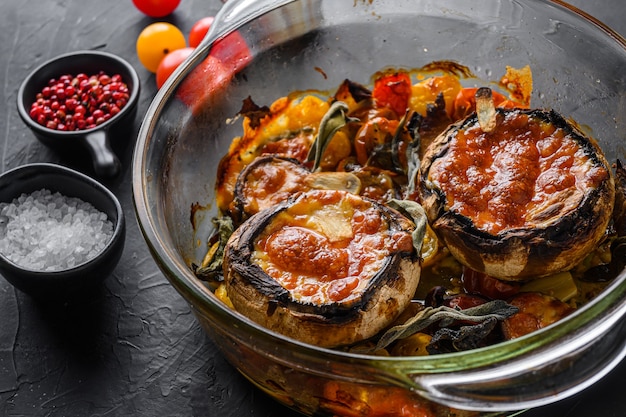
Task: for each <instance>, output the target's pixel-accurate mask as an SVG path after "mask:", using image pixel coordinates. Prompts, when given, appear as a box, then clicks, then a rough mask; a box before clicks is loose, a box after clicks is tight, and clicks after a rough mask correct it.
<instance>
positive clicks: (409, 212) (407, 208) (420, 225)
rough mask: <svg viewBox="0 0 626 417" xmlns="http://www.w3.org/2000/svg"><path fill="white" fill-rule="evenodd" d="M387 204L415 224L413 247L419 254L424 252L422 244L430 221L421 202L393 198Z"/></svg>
mask: <svg viewBox="0 0 626 417" xmlns="http://www.w3.org/2000/svg"><path fill="white" fill-rule="evenodd" d="M387 205H388V206H389V207H391V208H392V209H394V210H398V211H399V212H400V213H402V214H403V215H404V216H406V217H407V218H409V219H410V220H411V221H412V222H413V223H414V224H415V230H413V232H412V233H411V238H412V239H413V247H414V248H415V251H416V253H417V254H418V255H419V254H420V253H422V245H423V244H424V236H425V235H426V225H427V223H428V220H427V219H426V212H425V211H424V208H423V207H422V206H421V205H420V204H419V203H417V202H415V201H411V200H398V199H392V200H389V201H388V202H387Z"/></svg>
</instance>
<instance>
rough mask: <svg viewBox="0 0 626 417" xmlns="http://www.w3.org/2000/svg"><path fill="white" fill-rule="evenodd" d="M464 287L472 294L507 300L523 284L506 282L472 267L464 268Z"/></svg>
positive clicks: (462, 278)
mask: <svg viewBox="0 0 626 417" xmlns="http://www.w3.org/2000/svg"><path fill="white" fill-rule="evenodd" d="M461 280H462V281H463V288H464V289H465V291H467V292H468V293H470V294H480V295H482V296H483V297H487V298H489V299H492V300H506V299H508V298H510V297H512V296H514V295H515V294H517V293H518V292H519V290H520V286H521V284H519V283H517V282H506V281H502V280H499V279H497V278H494V277H491V276H489V275H486V274H483V273H482V272H478V271H474V270H473V269H470V268H465V267H464V268H463V276H462V277H461Z"/></svg>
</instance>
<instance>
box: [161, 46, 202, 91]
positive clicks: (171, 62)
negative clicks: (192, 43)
mask: <svg viewBox="0 0 626 417" xmlns="http://www.w3.org/2000/svg"><path fill="white" fill-rule="evenodd" d="M193 51H194V48H189V47H187V48H182V49H177V50H175V51H172V52H170V53H169V54H167V55H165V58H163V59H162V60H161V62H160V63H159V66H158V67H157V71H156V84H157V88H161V86H163V84H165V81H166V80H167V79H168V77H169V76H170V75H172V73H173V72H174V70H175V69H176V68H178V66H179V65H180V64H181V63H182V62H183V61H184V60H185V59H187V57H188V56H189V55H191V53H192V52H193Z"/></svg>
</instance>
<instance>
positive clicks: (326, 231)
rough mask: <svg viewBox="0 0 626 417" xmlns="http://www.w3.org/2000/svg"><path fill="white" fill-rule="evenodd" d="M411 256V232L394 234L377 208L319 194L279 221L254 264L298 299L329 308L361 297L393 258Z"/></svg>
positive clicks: (341, 195) (262, 239)
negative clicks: (401, 253) (399, 254)
mask: <svg viewBox="0 0 626 417" xmlns="http://www.w3.org/2000/svg"><path fill="white" fill-rule="evenodd" d="M411 250H412V240H411V236H410V234H409V232H407V231H393V230H390V228H389V224H388V223H387V220H386V218H385V217H383V216H382V215H381V213H380V211H379V210H378V209H377V208H376V206H374V205H372V203H371V202H369V201H365V200H363V199H361V198H359V197H357V196H355V195H352V194H349V193H345V192H340V191H327V190H323V191H322V190H319V191H313V192H309V193H307V194H305V195H303V196H302V197H301V198H299V199H298V201H297V202H296V203H295V204H293V205H291V206H290V207H289V208H287V209H286V210H283V211H281V212H280V213H279V214H278V215H277V216H275V217H274V219H273V221H272V222H271V224H270V225H269V226H268V227H266V229H265V231H264V232H263V233H262V234H261V235H260V236H259V237H258V239H257V241H256V242H255V252H254V254H253V257H252V262H254V263H256V264H257V265H259V266H260V267H261V268H262V269H263V270H264V271H265V272H266V273H267V274H268V275H269V276H270V277H272V278H273V279H275V280H276V281H277V282H278V283H279V284H280V285H281V286H283V287H284V288H285V289H287V290H288V291H289V292H290V294H291V297H292V299H294V300H296V301H299V302H301V303H310V304H315V305H324V304H329V303H334V302H345V301H349V300H350V299H353V298H357V297H360V296H361V295H362V294H363V293H364V292H365V291H366V290H367V288H368V285H369V283H370V282H371V279H372V278H373V277H374V276H375V275H376V273H377V272H379V270H380V269H381V267H382V266H383V265H384V260H385V258H386V257H387V256H389V255H390V254H392V253H394V252H398V251H409V252H410V251H411Z"/></svg>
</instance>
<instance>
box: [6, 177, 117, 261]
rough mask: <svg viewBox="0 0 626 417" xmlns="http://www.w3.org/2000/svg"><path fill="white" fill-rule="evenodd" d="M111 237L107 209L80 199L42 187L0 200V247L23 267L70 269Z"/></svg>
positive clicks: (96, 251) (93, 253) (98, 249)
mask: <svg viewBox="0 0 626 417" xmlns="http://www.w3.org/2000/svg"><path fill="white" fill-rule="evenodd" d="M112 236H113V223H112V222H111V221H110V220H108V218H107V215H106V213H103V212H101V211H99V210H98V209H96V208H95V207H94V206H93V205H91V204H90V203H88V202H85V201H83V200H81V199H79V198H74V197H67V196H64V195H62V194H61V193H58V192H54V193H53V192H51V191H50V190H47V189H45V188H44V189H41V190H38V191H34V192H33V193H31V194H22V195H21V196H20V197H18V198H16V199H14V200H13V201H12V202H11V203H6V202H5V203H0V252H1V253H2V254H3V255H4V256H5V257H7V258H8V259H10V260H11V261H12V262H14V263H16V264H17V265H20V266H22V267H24V268H28V269H31V270H36V271H61V270H65V269H69V268H73V267H75V266H78V265H81V264H83V263H85V262H87V261H88V260H90V259H93V258H94V257H96V256H97V255H98V254H99V253H100V252H102V251H103V250H104V248H105V247H106V245H107V244H108V243H109V241H110V240H111V238H112Z"/></svg>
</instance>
